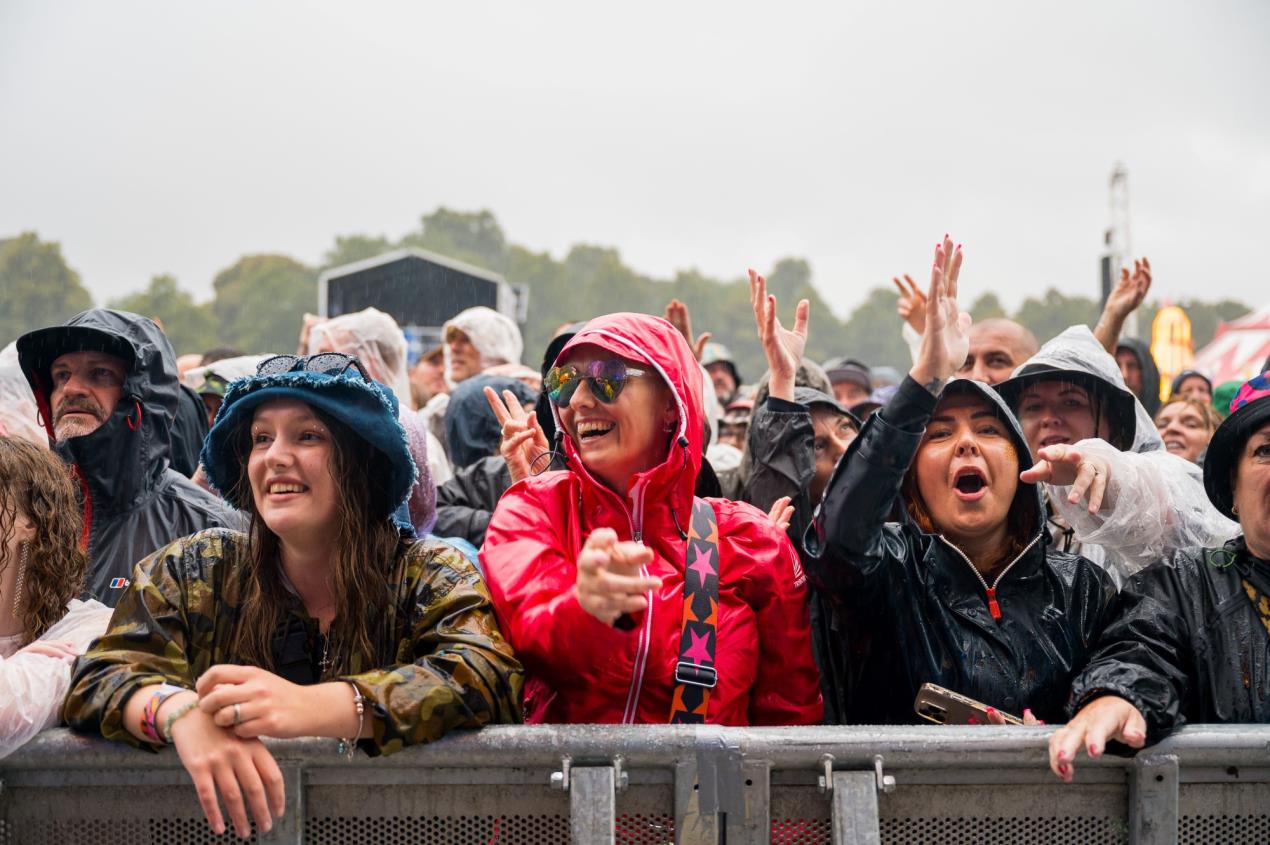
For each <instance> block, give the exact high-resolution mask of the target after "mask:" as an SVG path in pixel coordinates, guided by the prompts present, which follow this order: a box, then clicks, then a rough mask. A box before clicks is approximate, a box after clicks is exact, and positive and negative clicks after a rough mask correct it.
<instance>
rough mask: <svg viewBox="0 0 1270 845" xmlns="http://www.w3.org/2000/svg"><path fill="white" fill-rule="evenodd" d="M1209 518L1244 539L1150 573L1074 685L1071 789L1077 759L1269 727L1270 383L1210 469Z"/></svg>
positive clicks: (1240, 417)
mask: <svg viewBox="0 0 1270 845" xmlns="http://www.w3.org/2000/svg"><path fill="white" fill-rule="evenodd" d="M1204 488H1205V490H1206V491H1207V494H1208V497H1209V499H1210V501H1211V502H1212V505H1213V507H1215V508H1216V509H1217V510H1219V511H1220V512H1221V513H1222V514H1224V515H1226V516H1228V517H1231V518H1232V519H1238V520H1239V527H1240V535H1239V536H1238V537H1235V538H1234V539H1232V540H1229V541H1227V542H1226V543H1224V544H1220V545H1217V546H1210V547H1207V548H1192V549H1185V550H1182V551H1179V552H1177V553H1176V554H1174V555H1173V556H1172V557H1171V558H1169V559H1167V560H1162V561H1160V562H1159V563H1156V564H1155V565H1153V566H1150V567H1147V568H1146V569H1144V570H1142V571H1141V572H1139V573H1137V574H1136V575H1134V576H1133V577H1132V578H1130V579H1129V582H1128V583H1127V584H1126V585H1125V586H1124V588H1123V589H1122V590H1121V591H1120V596H1119V598H1118V599H1117V602H1116V606H1115V613H1114V615H1113V621H1112V622H1111V624H1109V625H1108V626H1107V628H1106V630H1105V631H1103V635H1102V639H1101V640H1100V642H1099V644H1098V649H1097V651H1096V652H1095V653H1094V655H1093V656H1092V658H1091V659H1090V661H1089V665H1088V666H1086V667H1085V669H1084V671H1083V672H1081V674H1080V676H1079V677H1078V678H1077V679H1076V681H1075V683H1073V685H1072V690H1071V697H1070V700H1069V702H1068V711H1069V713H1071V714H1072V716H1073V717H1072V719H1071V721H1070V722H1069V723H1068V724H1067V726H1066V727H1064V728H1062V729H1061V730H1059V731H1057V732H1056V733H1055V734H1054V735H1053V736H1052V737H1051V739H1050V767H1051V769H1052V770H1053V771H1054V773H1055V774H1056V775H1058V776H1059V777H1060V778H1062V779H1063V780H1066V781H1070V780H1071V779H1072V774H1073V769H1074V763H1075V759H1076V756H1077V753H1078V752H1079V750H1080V749H1081V748H1085V749H1087V750H1088V751H1089V753H1090V754H1091V755H1093V756H1098V755H1099V754H1101V753H1102V752H1103V750H1104V748H1106V746H1107V743H1108V742H1110V741H1115V742H1119V743H1125V744H1128V745H1129V746H1131V747H1133V748H1141V747H1143V745H1146V744H1151V743H1155V742H1158V741H1159V740H1160V739H1162V738H1164V737H1165V736H1166V735H1168V734H1169V733H1170V732H1171V731H1173V730H1174V729H1176V728H1178V727H1180V726H1182V725H1183V724H1186V723H1188V722H1195V723H1261V724H1266V723H1270V637H1268V636H1267V632H1270V373H1263V374H1262V375H1260V376H1257V377H1255V378H1253V379H1251V380H1250V381H1248V382H1247V383H1245V384H1244V385H1243V386H1242V388H1241V389H1240V392H1239V393H1238V395H1237V396H1236V398H1235V400H1234V401H1233V402H1232V403H1231V415H1230V417H1229V418H1227V419H1226V420H1225V421H1224V422H1223V423H1222V424H1221V426H1219V427H1218V429H1217V433H1216V434H1214V435H1213V440H1212V442H1211V443H1210V444H1209V447H1208V455H1207V457H1206V459H1205V461H1204Z"/></svg>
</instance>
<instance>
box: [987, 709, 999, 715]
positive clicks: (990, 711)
mask: <svg viewBox="0 0 1270 845" xmlns="http://www.w3.org/2000/svg"><path fill="white" fill-rule="evenodd" d="M988 715H989V716H995V715H997V708H995V707H989V708H988Z"/></svg>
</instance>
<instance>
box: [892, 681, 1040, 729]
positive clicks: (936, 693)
mask: <svg viewBox="0 0 1270 845" xmlns="http://www.w3.org/2000/svg"><path fill="white" fill-rule="evenodd" d="M913 709H914V710H916V711H917V715H918V716H921V717H922V718H923V719H926V720H928V721H931V722H935V723H936V724H939V725H976V724H977V725H991V724H992V722H991V721H990V720H989V719H988V705H986V704H983V703H981V702H978V701H975V700H974V699H973V698H968V697H966V696H964V695H961V694H960V693H956V692H953V691H952V690H946V689H944V688H943V687H941V686H936V685H935V684H922V688H921V689H919V690H918V691H917V699H916V700H915V701H914V702H913ZM997 712H998V713H1000V714H1001V718H1003V719H1005V723H1006V724H1007V725H1021V724H1023V720H1022V719H1020V718H1019V717H1018V716H1011V715H1010V714H1009V713H1006V712H1004V711H1001V710H998V711H997Z"/></svg>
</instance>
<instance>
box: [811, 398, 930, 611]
mask: <svg viewBox="0 0 1270 845" xmlns="http://www.w3.org/2000/svg"><path fill="white" fill-rule="evenodd" d="M936 401H937V400H936V397H935V396H933V395H932V394H931V393H930V391H928V390H926V388H924V387H922V386H921V385H919V384H918V383H917V382H915V381H913V380H912V378H909V377H905V379H904V381H903V383H902V384H901V385H900V389H899V390H898V391H897V392H896V394H895V396H894V397H892V398H891V401H890V402H889V403H887V405H886V407H885V408H883V409H882V410H881V411H879V412H878V413H876V414H874V415H873V416H872V417H870V418H869V420H868V421H867V422H866V423H865V425H864V429H863V430H862V431H861V432H860V436H859V437H857V438H856V439H855V441H853V442H852V444H851V446H850V447H849V448H848V450H847V453H846V454H845V455H843V457H842V460H840V461H839V462H838V466H837V468H836V469H835V470H834V474H833V477H832V478H830V480H829V486H828V487H827V488H826V490H825V497H824V501H823V502H822V503H821V505H820V511H819V513H818V514H817V516H816V519H815V521H814V522H813V523H812V526H811V528H809V529H808V531H807V534H806V535H805V537H804V539H803V546H804V549H805V551H806V552H807V566H808V575H810V577H811V579H812V581H813V583H815V584H816V585H817V586H818V587H819V588H820V589H823V590H825V591H827V592H829V593H830V594H832V595H833V596H834V597H835V598H837V599H839V600H841V601H844V602H845V603H848V604H853V605H857V606H862V605H869V604H871V603H872V602H871V600H872V599H873V598H874V597H875V595H876V594H877V593H878V591H880V590H881V589H882V585H883V584H884V583H885V579H886V578H887V577H888V576H890V575H893V574H894V572H893V570H894V568H895V567H896V566H899V565H902V564H904V563H905V562H906V561H908V560H909V559H910V558H911V557H913V555H914V554H915V552H914V551H912V550H911V549H910V544H911V542H912V539H911V535H910V534H908V533H906V532H905V531H904V530H903V529H902V528H901V527H900V526H899V525H896V524H894V523H888V522H887V520H888V518H889V517H890V514H891V511H892V509H893V508H894V507H895V504H896V502H897V501H898V500H899V497H900V486H901V484H902V483H903V481H904V474H905V473H906V472H907V471H908V466H909V464H910V463H912V460H913V456H914V455H915V454H917V447H918V446H919V445H920V444H921V441H922V435H923V433H924V432H925V430H926V423H927V422H928V421H929V420H930V416H931V414H932V413H933V412H934V409H935V404H936Z"/></svg>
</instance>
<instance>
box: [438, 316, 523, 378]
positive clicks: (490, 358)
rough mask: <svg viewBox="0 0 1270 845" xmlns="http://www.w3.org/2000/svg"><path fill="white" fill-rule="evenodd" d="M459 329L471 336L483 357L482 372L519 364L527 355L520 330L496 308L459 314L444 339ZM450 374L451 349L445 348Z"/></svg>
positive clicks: (448, 325) (448, 323)
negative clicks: (494, 367)
mask: <svg viewBox="0 0 1270 845" xmlns="http://www.w3.org/2000/svg"><path fill="white" fill-rule="evenodd" d="M452 328H453V329H458V330H460V331H461V332H463V334H465V335H467V339H468V340H470V341H471V342H472V345H473V346H474V347H476V351H477V352H479V353H481V369H482V370H483V369H486V368H487V367H492V366H494V365H495V364H519V363H520V356H521V354H522V353H523V352H524V351H525V342H524V340H522V339H521V336H520V329H519V328H518V327H517V326H516V323H515V322H513V321H512V319H511V317H508V316H506V315H505V314H500V313H498V312H497V311H495V310H494V309H493V308H487V307H485V306H484V305H477V306H475V307H473V308H467V309H465V310H463V311H460V312H459V313H457V314H455V315H454V316H453V317H451V318H450V319H449V320H447V321H446V323H445V325H444V326H443V327H442V330H441V337H442V339H444V338H445V336H446V334H448V333H449V330H450V329H452ZM445 363H446V372H447V373H448V372H449V367H450V347H449V344H447V345H446V347H445Z"/></svg>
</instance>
